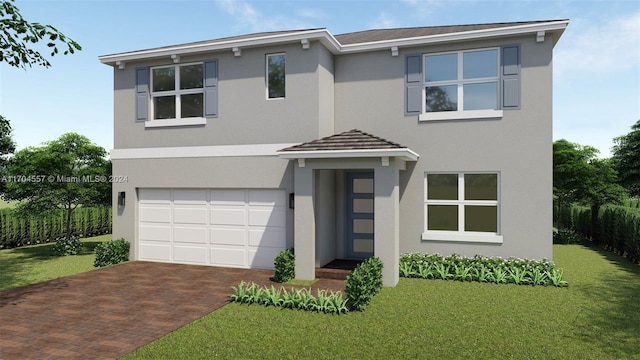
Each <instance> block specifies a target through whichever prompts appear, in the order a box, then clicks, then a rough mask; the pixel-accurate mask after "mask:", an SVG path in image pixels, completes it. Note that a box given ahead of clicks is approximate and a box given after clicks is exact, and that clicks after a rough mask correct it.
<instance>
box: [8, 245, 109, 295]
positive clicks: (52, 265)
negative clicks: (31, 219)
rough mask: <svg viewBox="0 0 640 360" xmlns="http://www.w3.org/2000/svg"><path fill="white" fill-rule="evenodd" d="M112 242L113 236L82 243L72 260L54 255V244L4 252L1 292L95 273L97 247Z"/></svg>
mask: <svg viewBox="0 0 640 360" xmlns="http://www.w3.org/2000/svg"><path fill="white" fill-rule="evenodd" d="M109 240H111V235H110V234H109V235H102V236H96V237H92V238H87V239H82V242H83V243H84V246H83V247H82V250H81V252H80V254H79V255H72V256H55V255H53V250H52V248H53V244H54V243H48V244H40V245H33V246H25V247H19V248H15V249H4V250H0V291H2V290H6V289H11V288H15V287H18V286H24V285H29V284H35V283H38V282H41V281H45V280H51V279H56V278H59V277H63V276H67V275H73V274H77V273H81V272H85V271H89V270H93V269H94V267H93V260H94V259H95V253H94V249H95V247H96V246H97V245H98V244H99V243H101V242H105V241H109ZM54 300H55V299H52V301H54Z"/></svg>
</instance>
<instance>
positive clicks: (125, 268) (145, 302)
mask: <svg viewBox="0 0 640 360" xmlns="http://www.w3.org/2000/svg"><path fill="white" fill-rule="evenodd" d="M272 275H273V271H270V270H245V269H231V268H221V267H212V266H194V265H179V264H164V263H152V262H142V261H134V262H128V263H124V264H120V265H116V266H112V267H108V268H103V269H98V270H94V271H90V272H86V273H82V274H78V275H73V276H68V277H64V278H60V279H55V280H50V281H46V282H43V283H39V284H34V285H28V286H24V287H20V288H16V289H10V290H5V291H2V292H0V359H3V360H9V359H52V358H53V359H60V358H64V359H114V358H118V357H120V356H122V355H124V354H127V353H129V352H131V351H133V350H135V349H137V348H138V347H140V346H142V345H145V344H147V343H149V342H151V341H153V340H155V339H157V338H159V337H161V336H163V335H165V334H167V333H169V332H171V331H173V330H175V329H177V328H179V327H181V326H183V325H185V324H187V323H189V322H191V321H193V320H195V319H197V318H200V317H202V316H204V315H206V314H208V313H209V312H211V311H213V310H215V309H217V308H219V307H221V306H223V305H225V304H227V303H228V296H229V294H230V287H231V286H234V285H237V284H238V283H239V282H240V280H245V281H255V282H256V283H259V284H263V285H269V284H271V281H269V277H271V276H272ZM316 287H319V288H326V289H334V290H337V289H344V282H343V281H338V280H320V281H319V282H317V283H315V284H314V288H316Z"/></svg>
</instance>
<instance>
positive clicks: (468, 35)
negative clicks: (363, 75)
mask: <svg viewBox="0 0 640 360" xmlns="http://www.w3.org/2000/svg"><path fill="white" fill-rule="evenodd" d="M568 24H569V21H568V20H564V21H552V22H548V23H541V24H529V25H518V26H509V27H503V28H494V29H482V30H473V31H465V32H457V33H449V34H438V35H427V36H418V37H413V38H406V39H396V40H382V41H373V42H368V43H360V44H353V45H343V46H342V51H341V52H342V53H354V52H366V51H372V50H380V49H387V48H389V47H390V46H398V47H411V46H420V45H426V44H434V43H442V42H454V41H465V40H475V39H480V38H492V37H505V36H514V35H523V34H535V33H537V32H538V31H556V30H559V31H561V32H563V31H564V29H566V27H567V25H568ZM556 41H557V40H556Z"/></svg>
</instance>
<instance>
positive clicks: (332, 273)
mask: <svg viewBox="0 0 640 360" xmlns="http://www.w3.org/2000/svg"><path fill="white" fill-rule="evenodd" d="M347 275H349V270H345V269H326V268H316V278H318V279H334V280H346V279H347Z"/></svg>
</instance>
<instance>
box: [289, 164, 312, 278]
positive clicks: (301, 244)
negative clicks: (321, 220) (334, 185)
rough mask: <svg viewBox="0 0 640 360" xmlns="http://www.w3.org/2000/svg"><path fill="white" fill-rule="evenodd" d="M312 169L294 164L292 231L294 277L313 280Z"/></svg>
mask: <svg viewBox="0 0 640 360" xmlns="http://www.w3.org/2000/svg"><path fill="white" fill-rule="evenodd" d="M314 188H315V184H314V176H313V169H311V168H309V167H300V166H299V164H297V163H296V164H295V171H294V191H295V202H294V204H295V205H294V212H293V217H294V232H293V244H294V250H295V256H296V262H295V264H296V266H295V271H296V279H300V280H313V279H314V278H315V275H316V268H315V259H316V246H315V242H316V220H315V210H314V206H313V203H314Z"/></svg>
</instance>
